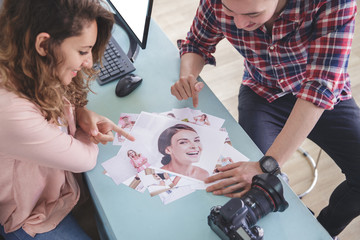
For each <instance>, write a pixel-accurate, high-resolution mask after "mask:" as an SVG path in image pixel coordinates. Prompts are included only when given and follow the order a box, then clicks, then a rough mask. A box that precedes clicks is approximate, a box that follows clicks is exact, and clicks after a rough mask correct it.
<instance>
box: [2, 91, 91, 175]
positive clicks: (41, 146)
mask: <svg viewBox="0 0 360 240" xmlns="http://www.w3.org/2000/svg"><path fill="white" fill-rule="evenodd" d="M9 95H10V94H9ZM1 100H2V102H3V103H4V102H6V101H9V102H7V103H6V106H5V104H0V105H1V106H0V112H1V114H0V125H1V126H6V127H1V130H0V142H1V144H0V152H1V153H2V154H5V155H6V156H7V157H9V158H10V159H15V160H19V161H34V162H36V163H38V164H40V165H43V166H46V167H52V168H58V169H63V170H68V171H71V172H84V171H88V170H90V169H92V168H93V167H94V166H95V164H96V159H97V154H98V147H97V145H95V144H94V143H92V142H91V141H90V138H89V136H88V134H86V133H85V132H83V131H82V130H78V131H77V132H76V134H75V137H74V136H71V135H69V134H67V133H65V132H63V131H61V130H60V128H59V126H56V125H55V124H52V123H49V122H48V121H47V120H46V119H45V118H44V116H43V115H42V113H41V112H40V110H39V109H38V108H37V107H36V106H35V105H34V104H33V103H30V102H29V101H27V100H25V99H22V98H19V97H14V96H4V95H3V96H2V98H1Z"/></svg>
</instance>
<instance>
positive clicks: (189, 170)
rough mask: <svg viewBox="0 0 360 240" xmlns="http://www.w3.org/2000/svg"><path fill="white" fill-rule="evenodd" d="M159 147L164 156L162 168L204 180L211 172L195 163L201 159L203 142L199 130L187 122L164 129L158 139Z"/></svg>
mask: <svg viewBox="0 0 360 240" xmlns="http://www.w3.org/2000/svg"><path fill="white" fill-rule="evenodd" d="M158 149H159V152H160V153H161V154H163V155H164V157H163V158H162V160H161V163H162V164H163V165H164V166H163V167H162V169H165V170H168V171H171V172H175V173H179V174H182V175H185V176H189V177H192V178H196V179H200V180H204V179H205V178H207V177H208V176H209V173H208V172H207V171H206V170H204V169H202V168H200V167H197V166H194V165H192V164H193V163H196V162H199V161H200V156H201V152H202V144H201V142H200V137H199V135H198V134H197V132H196V131H195V130H194V129H193V128H192V127H189V126H187V125H185V124H176V125H174V126H172V127H169V128H167V129H166V130H165V131H163V132H162V133H161V134H160V136H159V140H158Z"/></svg>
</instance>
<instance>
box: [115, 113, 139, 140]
mask: <svg viewBox="0 0 360 240" xmlns="http://www.w3.org/2000/svg"><path fill="white" fill-rule="evenodd" d="M138 116H139V114H133V113H121V114H120V118H119V121H118V126H119V127H121V128H122V129H124V130H125V131H127V132H130V131H131V129H132V127H133V126H134V124H135V122H136V119H137V118H138ZM124 141H125V138H124V137H123V136H119V135H118V133H117V132H115V137H114V141H113V144H114V145H121V144H122V143H123V142H124Z"/></svg>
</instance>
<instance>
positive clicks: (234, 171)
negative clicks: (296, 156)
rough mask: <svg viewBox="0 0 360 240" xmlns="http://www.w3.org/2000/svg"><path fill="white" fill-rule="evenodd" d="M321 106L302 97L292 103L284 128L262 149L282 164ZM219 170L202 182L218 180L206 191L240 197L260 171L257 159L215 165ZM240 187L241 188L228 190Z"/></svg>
mask: <svg viewBox="0 0 360 240" xmlns="http://www.w3.org/2000/svg"><path fill="white" fill-rule="evenodd" d="M323 112H324V109H322V108H319V107H317V106H315V105H314V104H312V103H310V102H307V101H305V100H302V99H298V100H297V101H296V103H295V106H294V108H293V110H292V111H291V114H290V116H289V118H288V120H287V122H286V123H285V126H284V128H283V129H282V131H281V132H280V134H279V135H278V136H277V137H276V139H275V141H274V142H273V144H272V145H271V147H270V148H269V150H268V151H267V152H266V155H268V156H272V157H274V158H275V159H276V160H277V161H278V163H279V165H280V166H282V165H283V164H284V163H285V162H286V161H287V160H288V159H289V158H290V157H291V155H292V154H293V153H294V152H295V150H296V149H297V148H298V147H299V146H300V145H301V143H302V142H303V141H304V140H305V138H306V137H307V136H308V135H309V133H310V132H311V130H312V129H313V128H314V126H315V124H316V123H317V121H318V120H319V118H320V116H321V115H322V113H323ZM218 169H219V171H220V173H219V174H217V175H214V176H211V177H209V178H207V180H206V181H205V182H206V183H210V182H214V181H217V180H222V181H221V182H219V183H217V184H214V185H212V186H210V187H208V188H207V189H206V190H207V191H208V192H213V193H214V194H216V195H223V194H224V195H226V196H228V197H241V196H242V195H243V194H244V193H245V192H246V190H249V189H250V185H251V181H252V177H253V176H254V175H257V174H261V173H262V171H261V169H260V165H259V163H258V162H238V163H234V164H230V165H227V166H224V167H220V168H218ZM240 189H245V191H242V192H237V193H232V192H234V191H238V190H240Z"/></svg>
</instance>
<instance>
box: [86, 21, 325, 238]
mask: <svg viewBox="0 0 360 240" xmlns="http://www.w3.org/2000/svg"><path fill="white" fill-rule="evenodd" d="M113 35H114V36H115V38H116V39H117V40H118V41H119V42H120V43H121V44H120V45H121V46H122V47H123V48H124V49H125V50H127V47H128V39H127V36H126V35H125V34H124V32H123V31H122V30H121V29H120V28H119V27H117V26H115V31H114V33H113ZM179 64H180V59H179V54H178V50H177V48H176V47H175V46H174V45H173V44H172V43H171V42H170V41H169V40H168V38H167V37H166V36H165V35H164V33H163V32H162V30H161V29H160V28H159V27H158V25H157V24H156V23H155V22H154V21H152V22H151V24H150V32H149V39H148V45H147V48H146V49H145V50H140V53H139V55H138V57H137V59H136V61H135V67H136V69H137V70H136V72H135V73H136V74H138V75H140V76H141V77H143V79H144V80H143V83H142V84H141V86H140V87H139V88H137V89H136V90H135V91H134V92H133V93H132V94H130V95H129V96H127V97H125V98H118V97H116V96H115V92H114V91H115V90H114V89H115V86H116V82H113V83H109V84H106V85H104V86H99V85H98V84H97V83H94V84H93V85H92V89H93V90H94V91H95V92H96V94H90V95H89V104H88V108H89V109H91V110H94V111H96V112H98V113H99V114H102V115H105V116H107V117H108V118H110V119H111V120H112V121H114V122H117V121H118V119H119V116H120V113H140V112H141V111H147V112H165V111H169V110H171V109H172V108H182V107H192V101H191V100H187V101H181V102H179V101H178V100H176V98H175V97H173V96H172V95H171V94H170V86H171V85H172V84H173V83H174V82H176V81H177V79H178V76H179ZM198 109H200V110H202V111H203V112H206V113H208V114H212V115H215V116H218V117H221V118H224V119H226V121H225V124H224V127H225V128H226V129H227V131H228V132H229V135H230V139H231V141H232V144H233V146H234V147H235V148H236V149H237V150H239V151H240V152H241V153H243V154H244V155H246V156H247V157H248V158H250V160H251V161H257V160H258V159H260V157H261V156H262V153H261V152H260V151H259V150H258V148H257V147H256V146H255V144H254V143H253V142H252V141H251V139H250V138H249V137H248V136H247V135H246V133H245V132H244V131H243V130H242V128H241V127H240V126H239V125H238V124H237V122H236V121H235V120H234V119H233V118H232V116H231V115H230V114H229V112H228V111H227V110H226V108H225V107H224V106H223V105H222V103H221V102H220V101H219V100H218V99H217V98H216V96H215V95H214V94H213V92H211V90H210V89H209V88H208V87H207V86H205V87H204V89H203V90H202V91H201V93H200V103H199V107H198ZM99 147H100V152H99V157H98V163H97V166H96V167H95V168H94V169H93V170H92V171H90V172H87V173H86V174H85V176H86V180H87V182H88V185H89V189H90V192H91V195H92V198H93V200H94V202H95V205H96V208H97V211H98V214H99V216H100V219H101V222H102V224H103V226H102V230H105V232H106V234H107V236H108V237H109V238H110V239H119V240H120V239H125V240H129V239H131V240H133V239H135V240H137V239H156V240H162V239H164V240H165V239H166V240H168V239H171V240H177V239H178V240H189V239H196V240H199V239H205V240H210V239H219V238H218V236H217V235H216V234H215V233H214V232H213V231H212V230H211V229H210V227H209V226H208V224H207V216H208V215H209V213H210V208H211V207H212V206H214V205H223V204H225V203H226V202H227V201H228V200H229V198H226V197H223V196H214V195H212V194H211V193H207V192H205V191H204V190H198V191H196V192H194V193H192V194H190V195H188V196H186V197H184V198H181V199H179V200H177V201H175V202H172V203H170V204H168V205H163V203H162V202H161V201H160V200H159V199H158V198H157V197H153V198H151V197H150V195H149V194H148V192H147V191H146V192H145V193H139V192H137V191H135V190H133V189H131V188H129V187H127V186H125V185H119V186H118V185H116V184H115V183H114V182H113V181H112V180H111V179H110V178H109V177H107V176H105V175H104V174H103V170H104V169H103V167H102V166H101V163H102V162H104V161H106V160H108V159H110V158H111V157H113V156H115V155H116V154H117V152H118V151H119V149H120V147H119V146H113V145H112V144H111V143H108V144H107V145H105V146H103V145H99ZM284 195H285V199H286V200H287V201H288V202H289V204H290V206H289V208H288V209H287V210H286V211H285V212H283V213H270V214H268V215H267V216H266V217H265V218H263V219H261V220H260V221H259V222H258V224H257V225H259V226H260V227H262V228H263V229H264V231H265V240H330V239H331V237H330V236H329V235H328V234H327V232H326V231H325V230H324V229H323V228H322V226H321V225H320V224H319V223H318V222H317V220H316V219H315V218H314V217H313V216H312V214H311V213H310V212H309V211H308V209H307V208H306V207H305V206H304V205H303V204H302V202H301V201H300V200H299V199H298V197H297V196H296V195H295V194H294V193H293V192H292V190H291V189H290V188H289V187H288V186H287V185H286V184H285V186H284Z"/></svg>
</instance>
